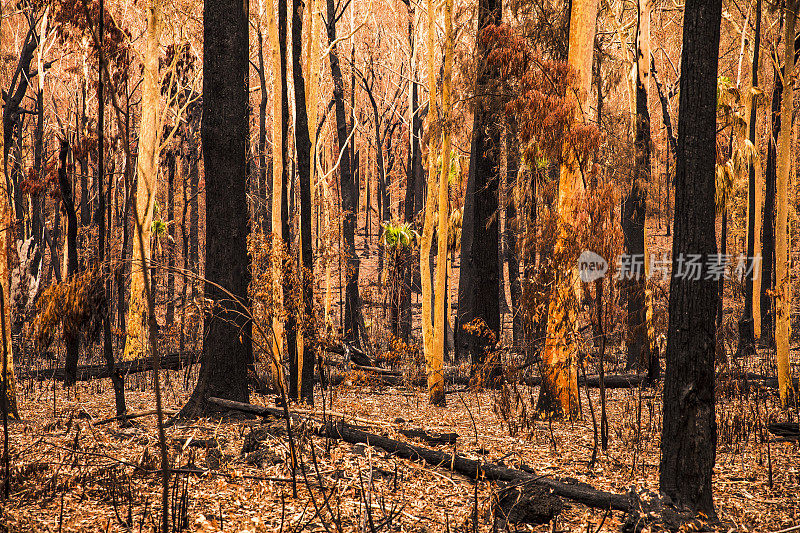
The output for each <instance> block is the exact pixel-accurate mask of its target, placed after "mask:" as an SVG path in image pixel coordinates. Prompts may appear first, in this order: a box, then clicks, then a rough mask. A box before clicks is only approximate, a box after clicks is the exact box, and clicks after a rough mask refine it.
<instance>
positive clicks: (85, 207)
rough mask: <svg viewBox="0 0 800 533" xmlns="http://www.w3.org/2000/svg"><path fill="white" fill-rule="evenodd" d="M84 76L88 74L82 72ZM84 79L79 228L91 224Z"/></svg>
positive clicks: (79, 159) (81, 119)
mask: <svg viewBox="0 0 800 533" xmlns="http://www.w3.org/2000/svg"><path fill="white" fill-rule="evenodd" d="M84 73H85V74H88V72H87V71H85V70H84ZM86 81H87V80H86V78H85V77H84V78H83V81H82V83H81V115H80V126H81V127H80V130H79V134H80V136H81V139H79V142H80V141H82V142H81V156H80V157H79V158H78V163H79V164H80V167H81V226H88V225H90V224H91V223H92V220H91V215H90V213H89V152H88V150H86V144H87V143H88V141H89V131H88V127H87V124H88V122H89V121H88V119H87V117H86Z"/></svg>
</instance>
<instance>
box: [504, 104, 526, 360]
mask: <svg viewBox="0 0 800 533" xmlns="http://www.w3.org/2000/svg"><path fill="white" fill-rule="evenodd" d="M508 120H509V124H508V131H507V133H506V161H507V163H506V186H507V189H506V190H507V193H506V228H505V234H506V247H507V248H506V258H507V260H508V283H509V285H510V292H511V316H512V322H511V338H512V345H513V346H514V347H515V348H518V347H519V346H520V345H521V343H522V341H523V319H522V313H521V312H520V302H521V300H522V283H521V282H520V279H519V251H518V250H517V234H518V233H519V232H520V228H521V227H522V225H521V224H520V220H519V218H518V214H517V204H516V199H515V198H514V190H515V188H516V186H517V179H518V174H519V161H520V151H519V140H518V138H517V135H518V132H517V122H516V119H514V118H509V119H508Z"/></svg>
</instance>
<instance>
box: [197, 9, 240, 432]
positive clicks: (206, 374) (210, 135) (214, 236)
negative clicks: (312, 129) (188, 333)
mask: <svg viewBox="0 0 800 533" xmlns="http://www.w3.org/2000/svg"><path fill="white" fill-rule="evenodd" d="M246 5H247V4H246V3H242V2H241V1H236V0H217V1H216V2H208V3H206V4H205V13H204V21H203V29H204V31H203V38H204V45H203V67H204V74H205V75H204V76H203V122H202V137H203V159H204V162H205V169H206V268H205V277H206V279H208V281H210V282H211V283H209V284H208V285H207V286H206V297H208V298H211V299H212V300H214V301H215V303H216V305H215V306H214V308H213V309H212V310H211V311H209V312H208V314H207V316H206V317H205V334H204V336H203V338H204V342H203V355H202V360H201V364H200V376H199V378H198V382H197V386H196V387H195V389H194V392H193V393H192V397H191V398H190V399H189V401H188V402H187V404H186V406H184V408H183V409H182V411H181V415H182V416H187V417H191V416H197V415H199V414H201V413H203V412H205V411H206V408H207V407H208V405H207V399H208V397H209V396H218V397H224V398H228V399H232V400H236V401H247V398H248V396H249V394H248V388H247V366H248V364H249V363H250V361H252V354H251V350H252V344H251V343H250V342H249V338H250V327H251V326H250V323H249V321H247V320H245V319H244V317H243V314H242V312H241V311H242V309H241V307H239V306H240V305H243V306H247V305H248V295H247V287H248V284H249V281H250V271H249V263H248V257H247V235H248V233H249V228H248V220H247V216H245V214H246V213H247V180H246V179H245V176H246V171H247V162H246V159H247V153H246V150H247V138H248V135H249V131H248V126H249V125H248V113H247V103H248V96H249V94H248V89H247V85H246V83H245V81H246V79H247V74H248V14H247V12H246V11H245V9H244V6H246ZM216 285H219V286H221V287H223V288H224V289H226V290H228V291H230V293H231V294H232V295H233V297H235V298H236V299H238V300H239V302H234V301H232V300H233V299H232V298H231V297H230V296H228V295H226V294H224V293H223V292H222V291H221V290H220V289H218V288H217V287H216Z"/></svg>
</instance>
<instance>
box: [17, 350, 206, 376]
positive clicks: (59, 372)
mask: <svg viewBox="0 0 800 533" xmlns="http://www.w3.org/2000/svg"><path fill="white" fill-rule="evenodd" d="M197 361H198V354H197V353H195V352H184V353H182V354H170V355H165V356H163V357H162V358H161V360H160V365H161V369H162V370H179V369H181V368H183V367H185V366H186V365H189V364H191V363H195V362H197ZM116 368H117V369H118V370H119V371H120V372H121V373H122V375H123V376H125V375H127V374H135V373H137V372H147V371H148V370H152V369H153V360H152V358H149V357H143V358H141V359H134V360H133V361H120V362H119V363H117V364H116ZM64 376H65V371H64V368H53V369H48V370H39V369H30V370H23V371H20V372H17V379H37V380H39V381H45V380H48V379H53V380H56V381H64ZM108 377H111V374H110V373H109V371H108V367H107V366H106V365H105V364H102V365H83V366H79V367H78V371H77V374H76V380H77V381H88V380H90V379H103V378H108Z"/></svg>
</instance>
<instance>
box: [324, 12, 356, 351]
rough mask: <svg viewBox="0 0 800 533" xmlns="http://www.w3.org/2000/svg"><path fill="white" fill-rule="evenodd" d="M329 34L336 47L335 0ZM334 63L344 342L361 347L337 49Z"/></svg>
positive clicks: (352, 193) (352, 191)
mask: <svg viewBox="0 0 800 533" xmlns="http://www.w3.org/2000/svg"><path fill="white" fill-rule="evenodd" d="M327 7H328V9H327V11H328V12H327V18H326V24H327V33H328V41H329V42H330V43H333V42H334V41H335V40H336V21H337V15H338V14H337V13H336V6H335V3H334V1H333V0H327ZM329 56H330V62H331V77H332V78H333V98H334V101H335V111H336V133H337V138H338V140H339V152H340V153H341V152H344V156H343V157H342V158H341V163H340V164H339V177H340V188H341V198H342V236H343V238H344V256H345V262H346V264H345V276H346V285H345V305H344V332H343V333H344V339H345V341H347V342H349V343H352V344H353V345H354V346H357V347H359V346H360V343H359V328H358V312H359V309H358V304H359V297H358V270H359V263H360V262H359V259H358V256H357V255H356V243H355V229H356V208H357V206H356V201H357V198H358V189H357V188H356V182H355V180H354V179H353V173H352V171H351V168H350V157H349V156H348V149H347V146H348V137H349V131H348V126H347V117H346V113H345V106H344V104H345V102H344V80H343V78H342V70H341V67H340V65H339V51H338V50H337V47H336V46H335V45H334V46H333V48H332V49H331V52H330V54H329Z"/></svg>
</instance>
